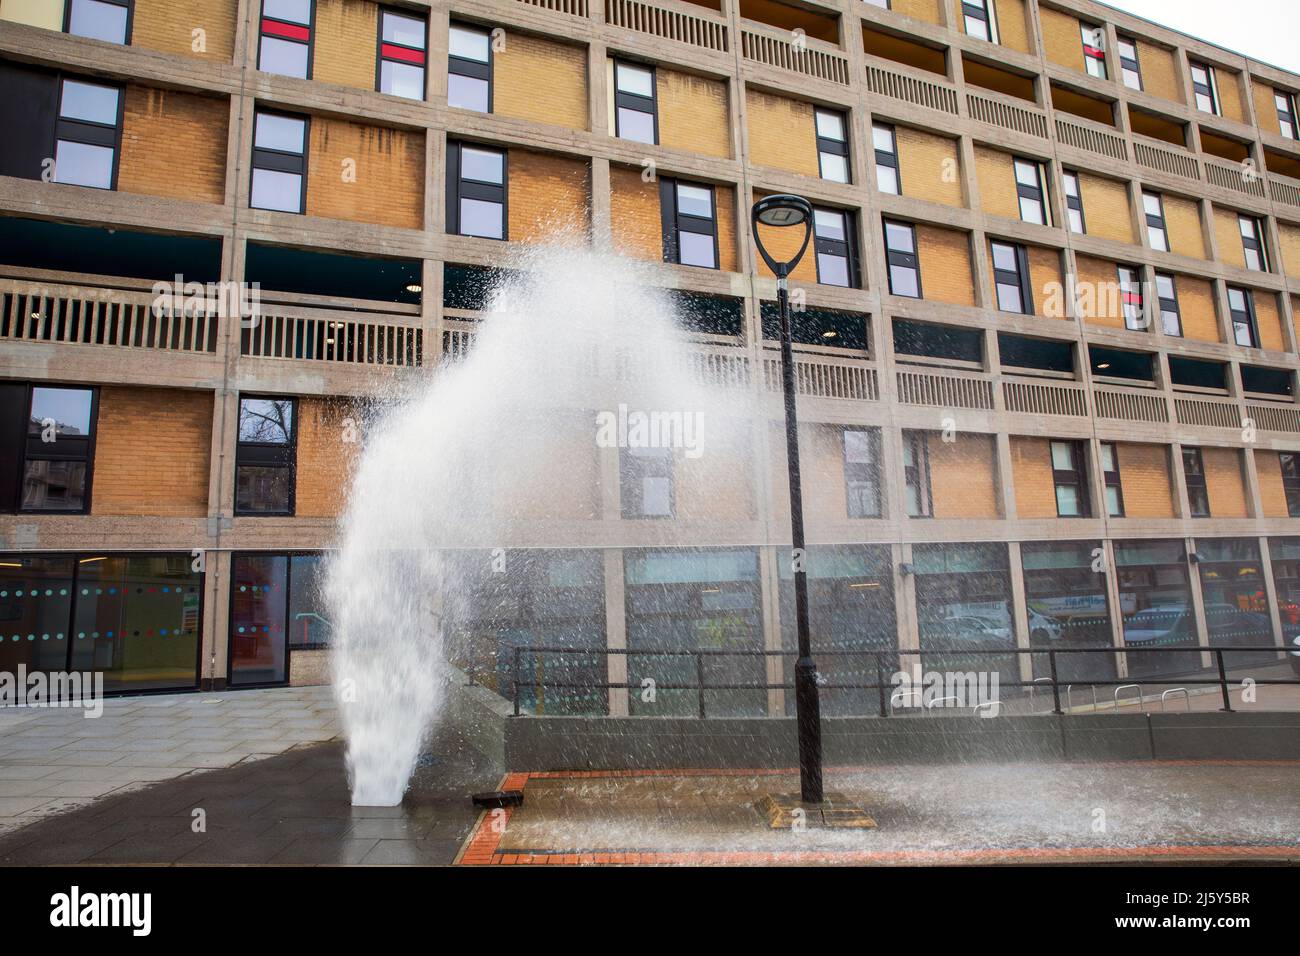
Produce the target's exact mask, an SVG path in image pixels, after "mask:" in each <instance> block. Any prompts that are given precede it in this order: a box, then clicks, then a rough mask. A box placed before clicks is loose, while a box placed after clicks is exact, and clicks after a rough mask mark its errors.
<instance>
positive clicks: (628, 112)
mask: <svg viewBox="0 0 1300 956" xmlns="http://www.w3.org/2000/svg"><path fill="white" fill-rule="evenodd" d="M655 90H656V87H655V71H654V69H653V68H652V67H649V66H643V65H641V64H638V63H626V62H624V61H623V60H615V61H614V135H615V136H617V137H619V138H620V139H630V140H632V141H634V142H637V143H657V142H659V115H658V110H657V109H656V105H657V104H656V98H655V96H656V94H655Z"/></svg>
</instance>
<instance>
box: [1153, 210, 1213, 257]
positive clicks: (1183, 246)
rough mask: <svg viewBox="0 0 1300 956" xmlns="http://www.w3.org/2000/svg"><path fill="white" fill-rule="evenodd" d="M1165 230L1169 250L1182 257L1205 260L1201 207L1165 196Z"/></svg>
mask: <svg viewBox="0 0 1300 956" xmlns="http://www.w3.org/2000/svg"><path fill="white" fill-rule="evenodd" d="M1163 200H1164V207H1165V229H1166V230H1167V231H1168V233H1169V248H1170V250H1171V251H1172V252H1175V253H1177V254H1178V255H1180V256H1192V257H1193V258H1196V259H1204V258H1205V235H1204V233H1203V232H1202V231H1201V213H1200V207H1199V206H1198V205H1197V204H1196V203H1195V202H1193V201H1192V200H1190V199H1181V198H1179V197H1178V196H1170V195H1167V194H1166V195H1165V196H1164V197H1163Z"/></svg>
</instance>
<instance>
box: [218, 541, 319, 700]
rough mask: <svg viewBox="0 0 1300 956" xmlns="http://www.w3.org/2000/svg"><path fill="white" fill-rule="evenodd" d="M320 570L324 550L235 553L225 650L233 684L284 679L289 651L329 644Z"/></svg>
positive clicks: (228, 677)
mask: <svg viewBox="0 0 1300 956" xmlns="http://www.w3.org/2000/svg"><path fill="white" fill-rule="evenodd" d="M321 572H322V568H321V555H320V554H310V553H308V554H285V553H283V552H281V553H268V552H263V551H258V552H247V553H242V554H239V553H237V554H235V555H234V557H233V561H232V565H231V583H232V585H233V586H232V587H231V596H230V645H229V648H230V653H229V654H228V655H227V659H228V661H229V663H228V665H227V666H228V668H229V669H228V672H227V679H228V680H229V682H230V683H231V684H232V685H250V684H251V685H258V684H282V683H284V682H285V681H286V680H288V677H289V666H288V662H289V654H290V651H292V650H293V649H297V648H302V649H307V648H318V647H328V646H329V643H330V640H331V638H332V636H333V635H332V626H331V625H330V623H329V619H328V618H327V617H325V616H324V614H323V613H322V612H325V608H324V607H323V606H322V602H321V583H322V582H321V576H322V575H321ZM326 613H328V612H326Z"/></svg>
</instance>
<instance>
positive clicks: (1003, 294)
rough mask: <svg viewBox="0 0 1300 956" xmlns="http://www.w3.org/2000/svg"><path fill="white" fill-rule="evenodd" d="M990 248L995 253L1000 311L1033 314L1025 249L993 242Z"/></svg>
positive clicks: (994, 266)
mask: <svg viewBox="0 0 1300 956" xmlns="http://www.w3.org/2000/svg"><path fill="white" fill-rule="evenodd" d="M989 247H990V248H991V249H992V252H993V285H994V288H995V289H996V290H997V296H998V309H999V311H1002V312H1020V313H1023V314H1025V315H1030V314H1032V313H1033V311H1034V297H1033V292H1032V290H1031V289H1030V288H1029V256H1028V254H1027V253H1026V252H1025V247H1024V246H1016V245H1012V244H1010V243H1007V242H991V243H989Z"/></svg>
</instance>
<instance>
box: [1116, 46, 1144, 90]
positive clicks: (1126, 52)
mask: <svg viewBox="0 0 1300 956" xmlns="http://www.w3.org/2000/svg"><path fill="white" fill-rule="evenodd" d="M1115 39H1116V42H1117V43H1119V72H1120V76H1122V77H1123V78H1124V85H1125V86H1127V87H1128V88H1129V89H1130V90H1140V89H1142V67H1141V65H1140V64H1139V63H1138V51H1137V43H1136V42H1135V41H1134V40H1132V39H1130V38H1129V37H1116V38H1115Z"/></svg>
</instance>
